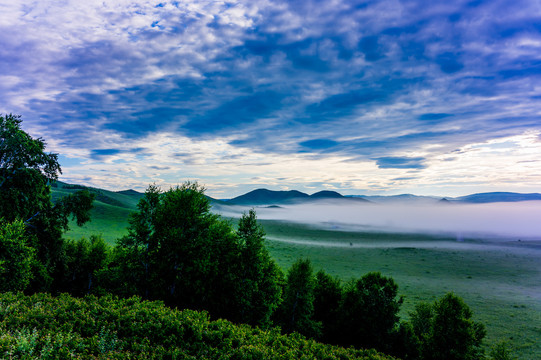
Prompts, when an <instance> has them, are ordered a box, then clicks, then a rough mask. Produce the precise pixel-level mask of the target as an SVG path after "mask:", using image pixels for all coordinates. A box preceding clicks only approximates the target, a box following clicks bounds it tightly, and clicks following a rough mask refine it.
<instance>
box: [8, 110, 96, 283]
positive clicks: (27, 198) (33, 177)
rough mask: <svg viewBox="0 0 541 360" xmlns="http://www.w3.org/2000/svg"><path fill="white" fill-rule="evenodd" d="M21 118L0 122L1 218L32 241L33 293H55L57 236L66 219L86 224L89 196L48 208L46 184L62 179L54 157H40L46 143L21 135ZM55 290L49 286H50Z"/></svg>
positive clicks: (58, 254) (59, 246)
mask: <svg viewBox="0 0 541 360" xmlns="http://www.w3.org/2000/svg"><path fill="white" fill-rule="evenodd" d="M21 123H22V120H21V117H20V116H15V115H11V114H10V115H6V116H0V218H3V219H4V220H5V221H8V222H12V221H15V220H20V221H23V222H24V224H25V228H26V233H27V235H28V237H29V239H32V240H35V241H34V243H33V244H31V245H32V247H34V248H35V249H36V256H37V260H38V263H37V264H38V266H36V267H35V271H34V272H35V274H34V275H35V277H34V279H33V281H32V282H31V284H30V287H31V290H32V291H43V290H54V288H49V287H48V285H50V284H51V283H52V280H53V279H54V277H55V276H56V275H58V270H59V268H60V267H59V266H58V264H59V261H61V259H62V246H63V240H62V233H63V232H64V231H65V230H67V229H68V222H69V218H70V216H72V217H74V218H75V219H76V220H77V224H78V225H82V224H83V223H85V222H86V221H88V220H89V211H90V209H91V208H92V201H93V198H94V195H93V194H91V193H89V192H88V191H81V192H77V193H75V194H72V195H70V196H68V197H65V198H63V199H61V200H60V201H58V202H57V203H56V204H53V203H52V201H51V189H50V184H51V183H52V182H54V181H56V180H57V179H58V175H59V174H60V173H61V168H60V164H59V163H58V155H57V154H52V153H46V152H45V146H46V144H45V141H43V139H41V138H37V139H34V138H32V137H31V136H30V135H29V134H27V133H26V132H25V131H23V130H22V129H21ZM53 287H54V286H53Z"/></svg>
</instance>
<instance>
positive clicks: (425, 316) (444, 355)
mask: <svg viewBox="0 0 541 360" xmlns="http://www.w3.org/2000/svg"><path fill="white" fill-rule="evenodd" d="M412 324H413V329H414V332H415V335H416V336H417V337H418V338H419V340H420V342H421V344H420V353H421V359H423V360H436V359H448V360H474V359H479V358H481V357H482V354H483V349H482V347H481V345H482V340H483V338H484V336H485V334H486V332H485V328H484V326H483V324H481V323H479V322H476V321H474V320H473V319H472V312H471V310H470V308H469V307H468V305H466V303H464V301H463V300H462V299H461V298H460V297H458V296H456V295H455V294H452V293H448V294H446V295H445V296H444V297H443V298H441V299H440V300H437V301H436V302H435V303H434V304H433V305H428V304H425V305H422V306H419V307H417V308H416V311H415V312H414V313H413V314H412Z"/></svg>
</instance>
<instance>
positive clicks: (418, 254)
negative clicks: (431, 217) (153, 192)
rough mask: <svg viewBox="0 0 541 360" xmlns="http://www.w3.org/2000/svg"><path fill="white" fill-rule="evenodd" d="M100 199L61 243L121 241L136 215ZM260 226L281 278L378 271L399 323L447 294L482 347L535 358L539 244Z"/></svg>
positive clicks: (539, 347) (538, 351)
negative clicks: (481, 337)
mask: <svg viewBox="0 0 541 360" xmlns="http://www.w3.org/2000/svg"><path fill="white" fill-rule="evenodd" d="M58 194H59V193H58V190H57V194H56V196H58ZM115 194H116V195H115ZM102 195H105V196H102V197H101V199H99V200H98V201H96V202H95V208H94V209H93V210H92V218H93V220H92V222H90V223H88V224H87V225H85V226H84V227H82V228H78V227H76V226H72V230H70V231H69V232H68V233H67V234H66V236H67V237H69V238H75V239H77V238H80V237H83V236H84V237H89V236H90V235H91V234H102V235H103V237H104V238H105V240H106V241H107V242H108V243H110V244H113V245H114V244H115V240H116V239H117V238H119V237H121V236H122V235H124V234H125V233H126V226H127V225H128V222H127V219H128V214H129V213H130V212H132V211H134V209H135V203H136V200H134V199H132V200H130V201H129V202H128V201H126V197H128V198H130V194H128V195H125V194H118V193H112V194H110V193H108V192H107V193H104V194H102ZM132 195H133V194H132ZM136 196H137V197H140V195H136ZM111 199H112V200H111ZM233 222H235V221H234V220H233ZM260 222H261V223H262V225H263V226H264V227H265V230H266V232H267V247H268V249H269V251H270V253H271V255H272V256H273V257H274V258H275V259H276V261H277V262H278V264H279V265H280V266H281V267H282V268H283V269H284V270H287V269H288V268H289V266H290V265H291V264H292V263H293V262H294V261H295V260H296V259H298V258H299V257H305V258H310V259H311V260H312V262H313V264H314V267H315V268H316V269H324V270H325V271H326V272H328V273H330V274H332V275H334V276H338V277H339V278H340V279H342V280H343V281H347V280H349V279H352V278H358V277H360V276H361V275H363V274H365V273H367V272H370V271H379V272H381V273H382V274H384V275H386V276H391V277H393V278H394V279H395V281H396V282H397V283H398V285H399V291H400V294H401V295H404V297H405V301H404V305H403V307H402V314H401V316H402V318H404V319H407V318H408V316H409V313H410V312H411V311H412V309H413V308H414V306H415V304H417V303H418V302H420V301H433V300H434V299H436V298H439V297H441V296H443V295H444V294H445V293H446V292H449V291H452V292H454V293H455V294H457V295H459V296H461V297H462V298H463V299H464V300H465V301H466V303H467V304H468V305H469V306H470V307H471V308H472V310H473V313H474V316H475V318H476V320H479V321H481V322H483V323H484V324H486V326H487V332H488V334H487V338H486V342H487V343H488V344H492V343H494V342H498V341H501V340H503V341H506V342H507V343H508V345H510V347H511V348H512V349H513V351H514V354H515V355H516V356H517V357H518V358H519V359H524V360H526V359H539V358H541V262H540V261H539V259H540V258H541V244H540V243H534V242H516V241H515V242H505V241H502V240H501V239H500V240H497V241H496V240H495V241H490V240H487V239H483V240H475V239H465V240H464V241H461V242H457V241H456V239H454V238H445V237H436V236H427V235H417V234H397V233H381V232H379V233H376V232H352V231H350V232H348V231H340V230H339V229H332V228H327V229H324V228H316V227H313V226H308V225H303V224H295V223H288V222H279V221H270V220H262V221H260Z"/></svg>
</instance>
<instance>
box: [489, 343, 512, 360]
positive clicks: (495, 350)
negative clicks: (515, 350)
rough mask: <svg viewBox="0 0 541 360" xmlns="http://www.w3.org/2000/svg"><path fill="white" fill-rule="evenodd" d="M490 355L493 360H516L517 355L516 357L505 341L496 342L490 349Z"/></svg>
mask: <svg viewBox="0 0 541 360" xmlns="http://www.w3.org/2000/svg"><path fill="white" fill-rule="evenodd" d="M489 354H490V357H489V359H491V360H514V359H516V357H514V356H513V355H512V354H511V351H510V350H509V348H508V346H507V344H506V343H505V342H499V343H497V344H495V345H494V346H493V347H492V348H491V349H490V353H489Z"/></svg>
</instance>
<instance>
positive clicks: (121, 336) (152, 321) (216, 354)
mask: <svg viewBox="0 0 541 360" xmlns="http://www.w3.org/2000/svg"><path fill="white" fill-rule="evenodd" d="M0 357H2V358H14V359H17V358H19V359H21V358H24V359H32V358H43V359H49V358H68V357H74V358H88V359H106V358H107V359H316V358H317V359H363V360H378V359H392V358H391V357H388V356H385V355H382V354H380V353H377V352H376V351H375V350H354V349H344V348H340V347H335V346H330V345H324V344H321V343H318V342H315V341H313V340H308V339H306V338H304V337H302V336H301V335H298V334H293V335H281V334H280V331H279V330H278V329H272V330H261V329H259V328H252V327H250V326H248V325H240V326H238V325H234V324H232V323H231V322H229V321H225V320H218V321H209V317H208V314H207V313H206V312H196V311H191V310H184V311H178V310H172V309H169V308H167V307H165V306H164V305H163V304H162V303H161V302H158V301H155V302H148V301H141V300H140V299H139V298H136V297H133V298H129V299H117V298H114V297H112V296H104V297H101V298H97V297H95V296H87V297H85V298H82V299H77V298H73V297H71V296H69V295H61V296H59V297H52V296H50V295H47V294H36V295H33V296H25V295H23V294H20V293H19V294H13V293H5V294H0Z"/></svg>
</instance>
